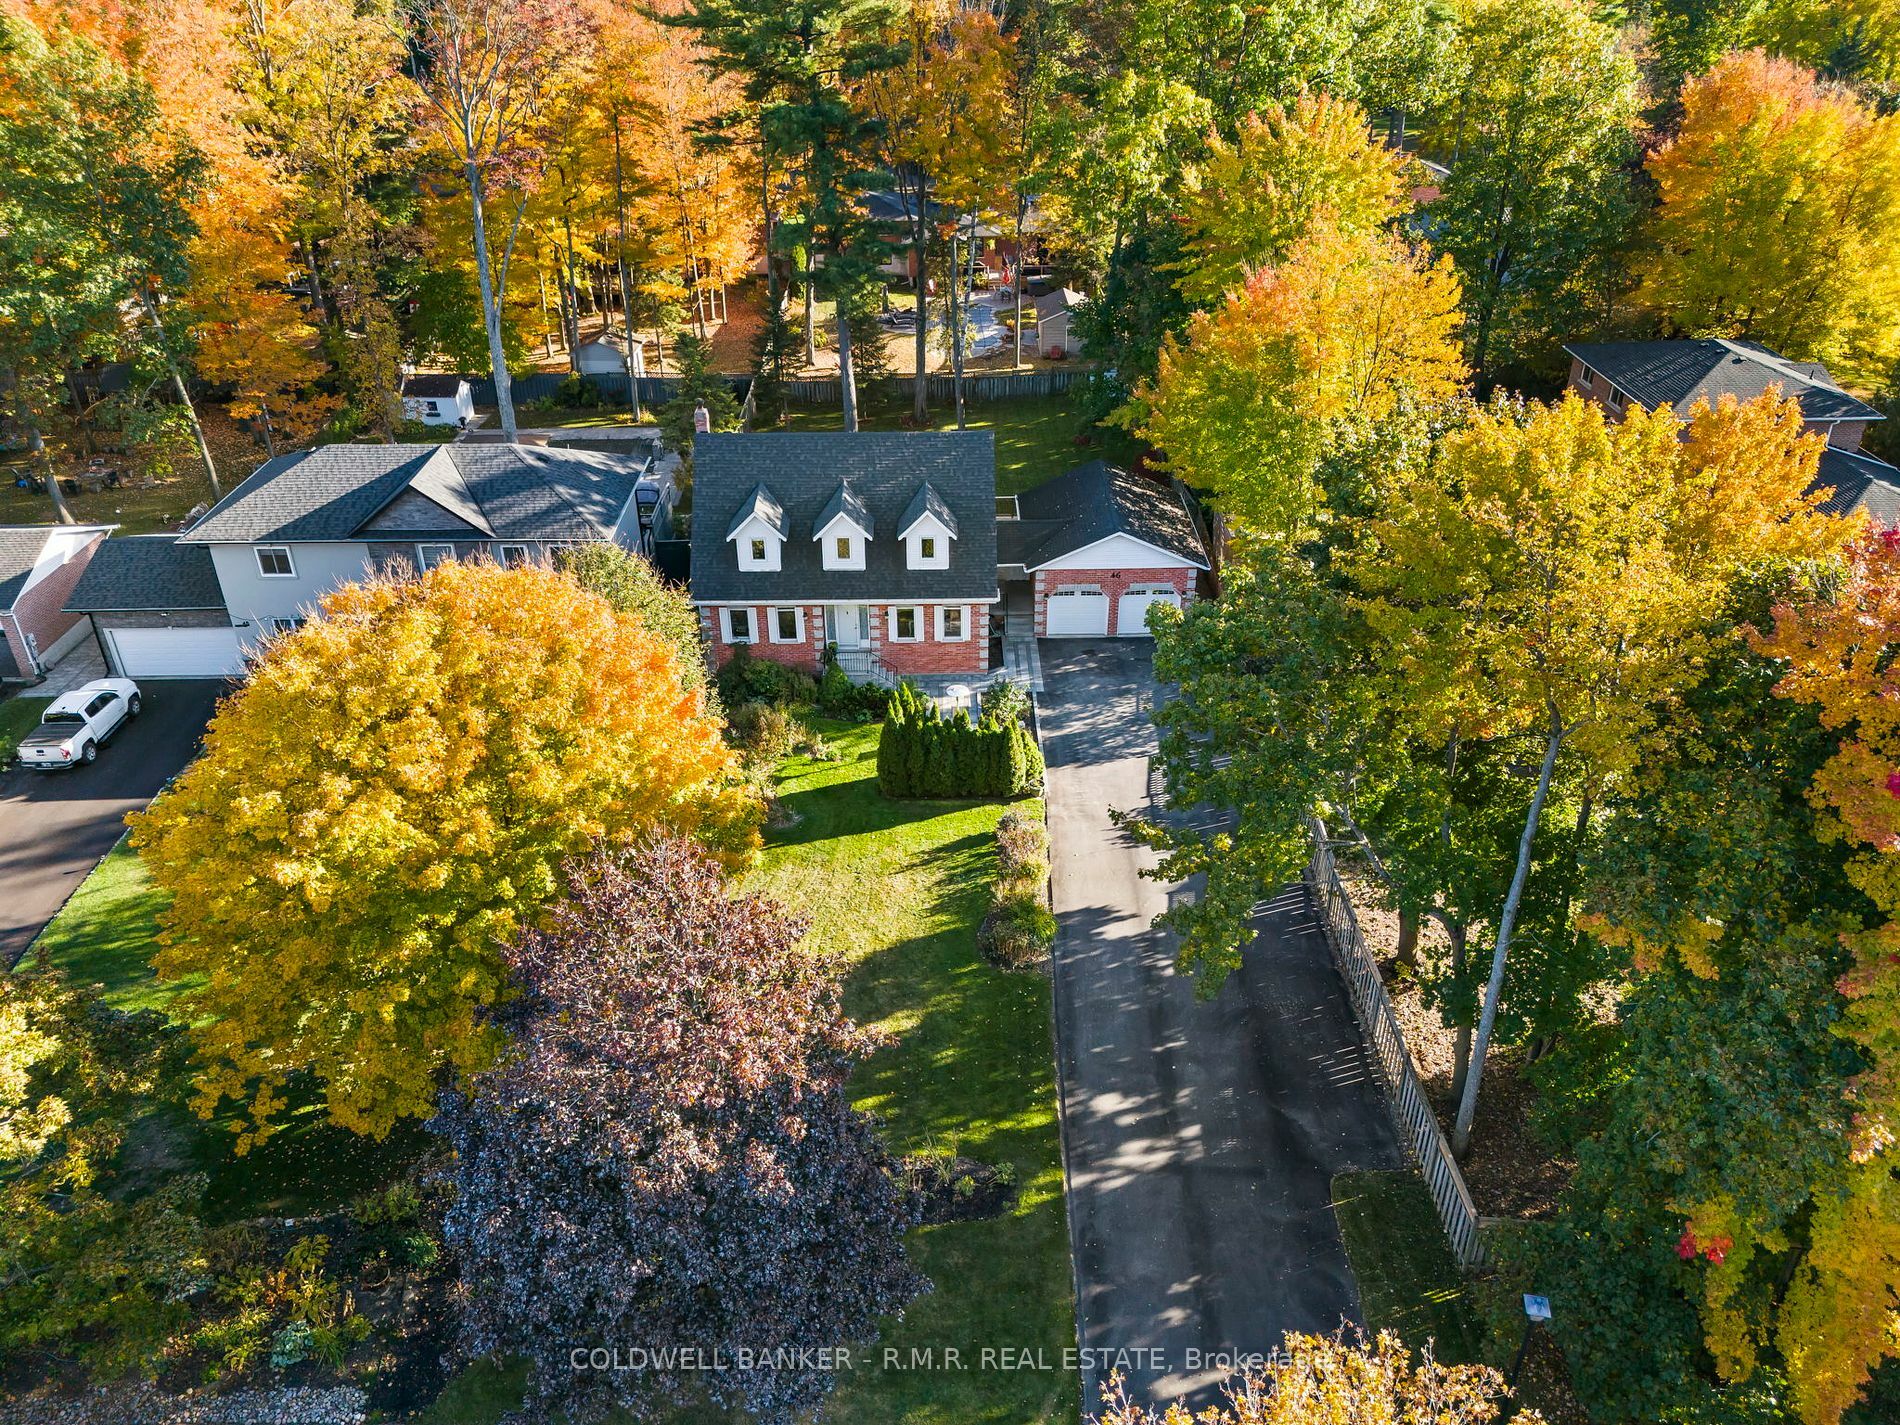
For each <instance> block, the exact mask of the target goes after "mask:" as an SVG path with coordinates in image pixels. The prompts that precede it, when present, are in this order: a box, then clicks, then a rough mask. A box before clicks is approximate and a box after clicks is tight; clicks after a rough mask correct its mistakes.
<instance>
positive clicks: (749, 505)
mask: <svg viewBox="0 0 1900 1425" xmlns="http://www.w3.org/2000/svg"><path fill="white" fill-rule="evenodd" d="M750 520H757V521H759V523H761V524H764V525H769V526H770V527H771V528H773V529H775V530H777V531H778V532H779V537H780V538H781V539H782V538H784V535H785V507H784V506H783V505H781V504H780V503H779V502H778V496H776V495H774V494H773V493H772V492H771V491H770V490H768V489H766V488H765V486H763V485H755V486H753V489H752V493H751V495H749V496H748V497H747V498H746V499H744V500H742V501H741V502H740V504H739V508H738V510H737V511H735V512H734V514H733V516H732V519H731V520H730V521H729V522H728V523H727V525H726V538H727V539H731V538H732V537H733V536H734V535H735V534H737V533H738V532H739V531H740V530H742V529H744V528H745V527H746V524H747V522H748V521H750Z"/></svg>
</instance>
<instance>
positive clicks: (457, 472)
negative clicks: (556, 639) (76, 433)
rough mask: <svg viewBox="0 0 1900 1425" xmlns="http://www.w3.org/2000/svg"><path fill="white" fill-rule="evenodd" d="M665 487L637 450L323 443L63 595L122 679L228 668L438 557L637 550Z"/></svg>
mask: <svg viewBox="0 0 1900 1425" xmlns="http://www.w3.org/2000/svg"><path fill="white" fill-rule="evenodd" d="M675 499H676V494H675V491H674V489H673V486H672V483H671V479H670V476H667V477H663V476H656V475H655V474H654V473H653V472H652V471H651V469H650V462H649V461H648V460H647V459H645V458H644V457H639V456H626V455H613V454H605V453H601V452H597V451H589V450H567V449H551V448H548V447H545V446H530V445H330V446H322V447H319V448H318V449H315V450H310V451H303V452H299V453H297V454H294V455H286V456H280V457H279V458H277V459H275V460H270V461H267V462H265V463H264V464H263V465H261V466H259V467H258V468H257V470H256V471H255V472H254V473H253V474H252V475H251V476H250V478H249V479H247V480H245V481H244V483H243V484H241V485H239V486H238V487H237V488H236V489H235V490H233V491H231V493H230V494H228V495H226V496H225V497H224V498H223V499H222V500H220V501H218V503H217V504H216V505H214V506H213V507H212V508H211V509H210V510H209V511H208V512H207V513H206V514H205V516H204V517H203V518H202V519H200V520H199V521H198V522H197V523H196V524H195V525H193V526H192V527H191V528H190V529H189V530H187V531H186V532H185V533H184V534H182V535H178V536H176V537H171V536H155V537H148V538H145V539H140V540H137V541H133V540H120V541H111V540H109V541H107V545H108V546H111V545H114V544H117V545H120V546H124V547H123V548H121V549H117V550H114V551H113V552H112V554H111V555H110V556H109V557H108V559H107V560H106V562H105V564H104V565H103V566H102V567H101V569H100V570H99V571H98V577H97V578H95V579H94V580H93V581H92V582H91V584H90V585H87V584H86V583H84V582H83V581H82V584H81V587H80V588H78V589H76V590H75V591H74V595H73V598H72V599H71V600H70V601H69V602H68V603H67V608H68V609H69V610H71V611H73V612H76V613H84V614H87V615H88V616H90V617H91V619H92V622H93V626H94V629H95V631H96V632H97V633H98V636H99V641H100V645H101V647H102V649H103V650H104V651H105V654H106V659H107V662H108V663H109V664H110V665H111V666H112V667H113V668H114V669H115V670H117V671H119V672H121V673H123V674H125V675H126V676H128V677H147V678H155V677H217V676H230V675H233V674H236V673H239V672H241V671H242V669H243V664H244V660H245V658H246V657H247V656H248V655H249V654H250V653H251V651H252V650H254V649H255V648H256V646H257V645H258V644H259V643H260V642H261V641H263V640H264V639H267V638H269V637H271V636H272V635H273V634H277V633H283V632H287V631H289V630H291V629H294V628H295V627H297V625H298V624H299V623H301V622H302V621H303V620H304V619H305V618H307V617H309V616H310V614H311V613H312V612H313V611H314V610H315V609H316V607H317V605H318V603H319V601H320V600H321V599H322V597H323V596H324V595H325V594H327V593H329V592H330V591H331V590H333V589H336V588H338V587H340V586H341V585H344V584H347V583H351V582H353V581H356V580H359V579H362V578H364V577H366V576H369V575H374V574H386V573H398V572H405V571H421V570H427V569H431V568H433V567H434V566H435V565H437V564H439V563H442V562H444V561H446V560H450V559H474V558H489V559H493V560H495V561H496V562H498V563H501V564H504V565H516V564H528V563H540V562H544V561H548V560H551V559H552V558H553V556H554V554H555V552H556V551H558V550H561V549H565V548H571V547H574V546H577V545H582V544H590V543H601V542H611V543H614V544H618V545H621V546H622V547H624V548H627V549H635V550H637V549H643V548H645V547H647V546H649V545H650V543H651V541H652V540H653V539H656V538H664V537H666V536H667V535H668V534H670V532H671V517H672V507H673V504H674V502H675ZM160 544H162V545H163V546H164V547H163V548H162V549H161V548H159V547H158V546H159V545H160ZM207 569H208V571H209V579H207V577H206V571H207ZM214 588H215V591H216V598H215V606H214V602H213V599H212V597H211V594H210V590H212V589H214Z"/></svg>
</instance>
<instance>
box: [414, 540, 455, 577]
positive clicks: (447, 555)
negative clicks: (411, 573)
mask: <svg viewBox="0 0 1900 1425" xmlns="http://www.w3.org/2000/svg"><path fill="white" fill-rule="evenodd" d="M454 558H455V546H454V545H452V544H418V545H417V546H416V562H417V563H418V564H420V565H421V566H422V572H423V573H425V574H427V573H428V572H429V571H430V570H431V569H433V568H435V566H436V565H438V564H447V563H449V562H450V561H451V560H453V559H454Z"/></svg>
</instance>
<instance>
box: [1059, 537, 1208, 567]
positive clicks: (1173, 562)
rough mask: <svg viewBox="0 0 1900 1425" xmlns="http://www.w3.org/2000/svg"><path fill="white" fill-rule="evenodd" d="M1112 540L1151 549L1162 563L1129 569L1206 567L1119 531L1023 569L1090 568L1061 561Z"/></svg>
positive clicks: (1197, 561) (1075, 556) (1195, 560)
mask: <svg viewBox="0 0 1900 1425" xmlns="http://www.w3.org/2000/svg"><path fill="white" fill-rule="evenodd" d="M1114 539H1125V540H1127V541H1128V542H1129V543H1130V544H1139V545H1140V546H1141V547H1142V548H1143V549H1152V550H1153V551H1154V552H1155V553H1156V554H1157V555H1159V556H1160V558H1161V561H1162V562H1161V563H1159V564H1153V565H1147V564H1144V565H1140V566H1135V565H1130V566H1129V567H1130V568H1136V567H1140V568H1143V569H1148V568H1153V569H1206V568H1207V567H1208V566H1207V565H1206V564H1203V563H1202V562H1201V561H1200V560H1198V559H1184V558H1182V557H1181V556H1180V555H1178V554H1171V553H1169V552H1168V551H1167V550H1165V549H1163V548H1162V547H1161V546H1160V545H1158V544H1150V543H1149V542H1148V541H1147V540H1145V539H1143V538H1142V537H1141V536H1140V535H1137V534H1129V533H1128V532H1127V531H1126V530H1119V529H1118V530H1116V531H1115V532H1114V533H1113V534H1105V535H1103V536H1102V537H1101V538H1100V539H1096V540H1091V541H1089V542H1088V543H1087V544H1085V545H1083V546H1082V547H1081V548H1080V549H1071V550H1069V551H1068V552H1067V553H1066V554H1058V555H1057V556H1056V557H1055V558H1054V559H1046V560H1044V561H1043V562H1042V563H1040V564H1030V565H1026V566H1023V567H1025V568H1027V570H1028V572H1029V573H1031V574H1034V573H1035V572H1036V571H1037V570H1039V569H1055V568H1064V567H1066V568H1070V569H1088V568H1092V567H1094V566H1092V565H1089V564H1068V565H1064V564H1063V562H1062V561H1064V560H1069V559H1075V558H1078V557H1079V556H1081V555H1084V554H1087V553H1088V552H1089V551H1090V550H1091V549H1097V548H1100V547H1101V546H1102V545H1104V544H1107V543H1108V542H1109V541H1110V540H1114ZM1103 567H1104V568H1107V567H1109V566H1106V565H1104V566H1103Z"/></svg>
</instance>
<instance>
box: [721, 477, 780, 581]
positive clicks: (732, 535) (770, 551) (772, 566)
mask: <svg viewBox="0 0 1900 1425" xmlns="http://www.w3.org/2000/svg"><path fill="white" fill-rule="evenodd" d="M726 539H727V541H728V542H729V543H730V544H731V545H732V549H733V553H734V554H735V555H736V556H737V558H738V560H739V568H740V569H741V570H742V571H744V572H746V573H755V574H776V573H777V572H778V571H779V569H780V567H781V560H780V551H781V550H782V549H783V548H784V545H785V511H784V508H783V507H782V506H781V505H780V504H779V502H778V500H777V498H776V497H774V496H773V494H772V492H771V491H770V490H768V489H766V488H765V486H763V485H758V486H755V487H754V488H753V491H752V493H751V494H750V495H749V496H747V497H746V500H745V503H744V504H742V505H740V506H739V509H738V512H737V513H736V514H734V515H733V517H732V523H731V524H730V525H728V526H727V527H726Z"/></svg>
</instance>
